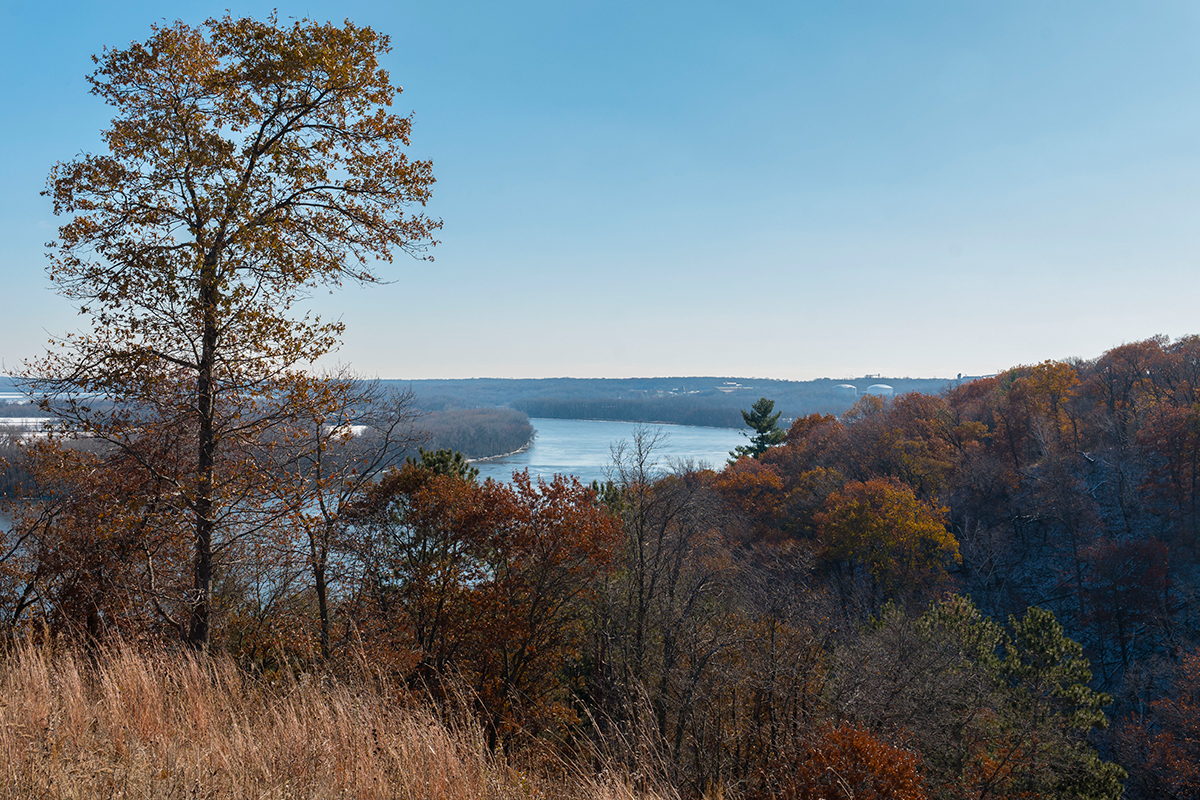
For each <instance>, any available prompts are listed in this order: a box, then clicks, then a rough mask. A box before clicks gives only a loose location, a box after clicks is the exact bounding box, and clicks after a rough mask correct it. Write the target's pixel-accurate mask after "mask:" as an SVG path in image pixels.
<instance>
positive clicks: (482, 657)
mask: <svg viewBox="0 0 1200 800" xmlns="http://www.w3.org/2000/svg"><path fill="white" fill-rule="evenodd" d="M427 455H428V456H430V457H429V458H427V459H423V460H422V462H417V461H415V460H410V461H408V462H406V463H405V464H404V465H403V466H402V467H401V468H399V469H394V470H389V471H388V472H387V473H385V474H384V476H383V477H382V479H381V480H380V481H379V482H378V483H376V484H373V485H372V486H370V487H368V489H367V491H366V492H365V495H364V497H363V498H362V502H361V505H360V506H359V508H357V509H356V510H354V511H352V512H351V513H350V515H349V516H350V517H351V518H352V519H353V522H354V524H353V530H352V531H351V534H352V535H351V537H349V538H348V540H347V542H346V545H347V546H346V549H345V550H344V551H343V557H344V558H346V559H347V560H353V561H355V562H357V564H358V565H359V566H358V568H359V570H360V576H361V577H360V584H359V589H358V591H357V593H356V594H355V595H354V596H352V597H350V598H349V600H348V603H347V609H346V613H347V614H348V616H349V617H350V619H351V620H352V621H353V622H355V624H356V625H357V627H358V630H359V632H360V635H361V636H362V637H363V639H364V640H365V643H366V645H367V647H368V649H369V651H370V652H371V653H372V654H373V655H374V656H375V660H376V662H377V663H379V664H382V665H391V667H392V669H393V670H394V671H395V672H397V673H398V674H399V675H400V677H401V678H402V679H404V680H405V681H406V682H408V683H410V684H414V685H417V686H422V687H424V688H429V689H438V688H440V687H441V686H442V685H444V683H445V681H446V680H447V679H450V678H453V677H455V676H461V677H462V678H463V679H465V680H467V681H468V682H469V689H470V690H471V692H472V693H473V694H474V695H475V696H476V697H477V698H478V700H479V702H480V704H481V705H482V710H483V712H484V721H485V722H486V725H487V730H488V733H489V735H490V737H491V738H492V742H493V743H495V742H496V741H497V740H499V739H500V738H501V737H508V736H510V735H511V734H512V733H513V732H514V731H515V730H517V728H518V727H519V726H522V725H523V726H525V727H527V728H536V727H537V726H539V725H546V724H550V723H552V722H554V721H555V720H556V719H557V718H558V717H559V716H560V715H561V714H562V713H563V711H564V709H565V706H564V705H563V700H564V692H563V691H562V686H561V683H560V675H561V673H562V671H563V670H564V669H565V667H566V666H567V665H568V663H569V662H571V661H572V660H573V659H574V658H575V657H576V656H577V654H578V650H579V648H580V646H581V637H582V629H581V624H580V619H581V617H582V615H583V613H584V609H583V607H582V600H583V599H584V598H585V597H586V596H588V595H589V594H591V593H593V592H595V590H596V587H597V585H598V584H599V581H600V578H601V576H603V574H604V573H605V572H606V571H607V569H608V567H609V565H610V563H611V562H612V561H613V559H614V558H615V555H616V547H617V545H618V543H619V529H618V527H617V525H616V523H615V521H614V520H613V519H612V517H611V516H610V515H609V514H608V513H607V512H606V511H605V510H604V509H603V508H601V507H600V505H599V504H598V503H597V502H596V496H595V494H594V493H593V491H592V490H591V489H588V488H585V487H584V486H582V485H581V484H580V483H579V481H578V480H575V479H568V478H564V477H562V476H556V477H555V478H554V479H553V480H551V481H549V482H546V481H543V480H541V479H538V480H536V481H534V480H531V479H530V478H529V476H528V475H527V474H524V473H518V474H516V475H514V479H513V483H512V484H511V485H510V484H505V483H498V482H496V481H492V480H488V481H485V482H483V483H479V482H477V481H476V480H475V479H474V477H473V476H472V475H471V474H470V473H469V472H464V471H458V470H445V469H442V468H443V467H445V466H446V465H447V464H453V463H454V458H453V456H451V457H450V458H448V459H443V458H439V457H437V456H436V454H427Z"/></svg>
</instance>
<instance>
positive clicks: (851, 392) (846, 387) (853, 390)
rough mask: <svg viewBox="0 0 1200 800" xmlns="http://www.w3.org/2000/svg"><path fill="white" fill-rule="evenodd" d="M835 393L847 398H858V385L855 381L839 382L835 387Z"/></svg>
mask: <svg viewBox="0 0 1200 800" xmlns="http://www.w3.org/2000/svg"><path fill="white" fill-rule="evenodd" d="M833 393H834V394H836V395H837V396H838V397H844V398H846V399H847V400H857V399H858V387H857V386H855V385H854V384H853V383H839V384H838V385H837V386H834V387H833Z"/></svg>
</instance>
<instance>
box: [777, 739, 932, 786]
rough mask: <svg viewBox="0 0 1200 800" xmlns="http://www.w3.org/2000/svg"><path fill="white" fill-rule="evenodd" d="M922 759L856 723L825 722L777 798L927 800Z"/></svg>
mask: <svg viewBox="0 0 1200 800" xmlns="http://www.w3.org/2000/svg"><path fill="white" fill-rule="evenodd" d="M919 766H920V758H919V757H918V756H917V755H916V754H915V753H912V752H909V751H907V750H903V749H901V748H899V747H896V746H894V745H891V744H888V743H887V742H883V741H880V740H879V738H878V737H876V736H875V735H873V734H872V733H871V732H870V731H868V730H865V729H864V728H862V727H859V726H857V725H852V724H847V723H842V724H841V725H838V726H836V727H835V726H833V725H826V726H825V727H823V728H822V729H821V730H820V731H819V732H818V734H817V735H816V736H814V737H813V740H812V742H811V743H810V744H809V748H808V758H807V759H806V760H805V761H803V762H802V763H801V764H800V765H799V766H798V767H796V770H795V774H794V775H793V776H791V780H790V781H786V782H785V784H784V790H783V791H782V792H781V793H780V795H779V796H782V797H787V798H796V800H925V798H927V797H928V796H929V795H928V794H926V792H925V785H924V783H925V782H924V780H923V779H922V777H921V772H920V769H919Z"/></svg>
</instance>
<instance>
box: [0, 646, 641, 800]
mask: <svg viewBox="0 0 1200 800" xmlns="http://www.w3.org/2000/svg"><path fill="white" fill-rule="evenodd" d="M635 796H637V795H636V793H635V792H633V791H632V790H631V789H630V788H629V784H628V781H626V780H623V779H622V778H620V777H619V776H614V777H610V778H603V779H596V778H593V777H591V776H588V775H584V774H581V773H579V772H578V771H572V770H570V769H568V768H567V767H566V765H562V764H559V765H558V767H557V768H555V767H553V766H551V767H545V766H544V765H543V766H541V767H538V768H536V769H524V770H521V769H518V768H516V767H515V766H514V764H513V763H512V762H511V761H506V760H504V759H503V758H500V757H496V756H494V755H493V754H492V753H491V752H489V750H488V748H487V745H486V737H485V736H484V735H483V733H482V731H481V730H480V729H479V727H478V726H477V725H475V724H474V723H473V722H472V721H470V720H468V719H466V718H465V716H464V717H463V718H462V719H460V720H459V721H457V722H451V723H446V722H443V721H442V720H440V719H439V718H438V717H437V716H436V715H434V714H432V713H430V712H429V711H428V710H425V709H422V708H420V707H412V706H411V705H409V704H404V703H400V702H397V700H396V698H392V697H389V696H388V693H387V692H384V691H381V690H379V689H378V688H377V687H375V686H374V685H372V683H371V682H369V681H357V682H354V683H339V682H331V681H307V680H304V681H299V682H290V683H288V684H287V685H286V686H283V687H281V688H272V687H269V686H267V685H266V684H265V683H263V682H261V681H257V680H254V679H251V678H249V677H248V676H246V675H245V674H244V673H243V672H241V671H240V670H239V669H238V668H237V667H236V665H234V664H233V663H232V662H230V661H228V660H224V659H219V658H198V657H195V656H192V655H190V654H187V653H175V654H163V653H156V654H153V655H146V654H142V653H139V652H137V651H136V650H134V649H132V648H129V647H123V646H118V647H113V648H110V649H105V650H102V651H101V652H99V653H98V654H96V655H94V656H90V657H89V656H88V655H85V654H82V653H81V652H80V651H78V650H75V649H70V648H68V649H60V650H57V651H56V650H54V649H53V648H51V647H47V646H37V645H33V644H24V645H19V646H16V647H13V648H12V649H10V650H9V652H8V653H7V654H6V655H4V656H2V657H0V798H2V799H4V800H7V798H31V797H37V798H88V799H89V800H91V798H180V799H181V800H183V799H185V798H186V800H199V799H200V798H206V799H208V798H211V799H212V800H224V799H225V798H238V800H241V799H242V798H256V799H258V798H262V799H264V800H284V798H314V799H315V798H322V800H324V799H325V798H355V800H372V799H374V798H380V799H381V800H382V799H383V798H388V800H391V798H414V799H415V798H420V799H421V800H440V799H441V798H445V799H446V800H451V799H453V800H460V799H461V798H489V800H492V799H494V800H507V799H508V798H513V799H514V800H515V799H516V798H521V799H522V800H534V799H540V798H546V799H547V800H557V799H558V798H592V799H594V800H633V799H634V798H635Z"/></svg>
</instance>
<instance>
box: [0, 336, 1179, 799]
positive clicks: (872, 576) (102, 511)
mask: <svg viewBox="0 0 1200 800" xmlns="http://www.w3.org/2000/svg"><path fill="white" fill-rule="evenodd" d="M1197 391H1200V337H1187V338H1184V339H1181V340H1178V341H1174V342H1171V341H1168V340H1166V339H1161V338H1156V339H1150V340H1147V341H1144V342H1136V343H1132V344H1127V345H1122V346H1121V347H1118V348H1115V349H1113V350H1111V351H1109V352H1107V353H1105V354H1104V355H1102V356H1100V357H1099V358H1096V359H1094V360H1090V361H1079V362H1072V363H1065V362H1054V361H1047V362H1044V363H1041V364H1037V365H1033V366H1022V367H1016V368H1013V369H1010V370H1007V371H1005V372H1003V373H1001V374H1000V375H997V376H995V377H992V378H986V379H981V380H976V381H972V382H969V383H963V384H961V385H957V386H954V387H951V388H950V389H949V390H948V391H946V392H944V393H942V394H938V395H929V394H919V393H911V394H906V395H903V396H901V397H898V398H895V399H893V400H885V399H881V398H873V397H868V398H864V399H862V400H860V401H859V402H858V403H857V404H856V405H855V406H854V407H853V408H852V409H851V410H850V411H849V412H847V413H846V414H844V415H842V416H841V417H837V416H833V415H819V414H813V415H808V416H804V417H801V418H799V419H797V420H796V421H795V422H793V423H792V424H791V425H790V427H789V429H788V430H787V431H786V436H784V437H783V439H782V441H780V440H779V437H778V436H775V435H774V434H772V433H770V432H769V431H768V432H766V433H764V434H763V436H762V439H761V441H763V442H764V443H766V445H765V447H764V448H763V449H761V452H760V451H759V450H754V451H753V452H758V453H759V454H758V456H757V457H753V456H750V455H748V456H745V457H743V458H741V459H739V460H738V461H737V462H736V463H734V464H732V465H729V466H727V467H725V468H724V469H722V470H721V471H719V472H713V471H689V470H687V469H682V470H676V471H669V472H668V471H663V470H662V469H660V468H659V466H658V463H657V459H656V457H655V448H656V437H657V435H658V434H656V433H655V432H654V431H653V430H652V429H646V430H644V431H642V432H641V433H639V434H638V435H637V436H636V437H635V439H634V440H633V441H630V442H627V443H625V444H624V445H623V446H622V447H620V448H618V451H617V455H616V462H615V463H614V465H613V469H614V473H613V474H614V481H613V482H612V483H610V484H606V485H603V486H599V485H598V486H593V487H590V488H589V487H584V486H581V485H580V484H578V483H577V482H575V481H573V480H571V479H569V478H565V477H560V478H556V479H555V480H554V481H552V482H550V483H541V482H531V481H529V480H528V479H526V478H523V477H521V476H518V477H517V480H516V481H515V483H514V484H512V485H507V484H503V485H502V484H497V483H493V482H486V483H480V482H478V481H477V480H476V479H475V478H474V477H473V475H472V474H471V472H470V470H469V468H468V467H467V465H466V464H465V463H463V462H462V461H455V460H454V459H450V458H447V457H445V456H444V455H438V454H434V453H429V452H427V453H426V455H425V456H424V457H422V458H420V459H417V460H415V461H410V462H408V463H407V464H404V465H400V466H397V467H395V468H392V469H390V470H388V471H386V472H385V473H383V475H382V479H381V480H378V481H368V482H354V481H350V482H349V483H341V484H334V483H328V484H324V483H321V482H320V481H319V479H318V474H317V473H315V472H310V473H309V474H308V475H309V477H308V478H306V480H308V481H311V482H312V483H311V484H310V486H309V487H308V489H307V490H306V491H307V492H308V493H309V494H307V495H304V496H308V497H310V498H313V500H319V505H314V504H312V502H311V501H310V504H308V505H304V506H294V507H290V508H289V507H280V509H279V510H280V512H282V513H279V514H278V515H277V516H276V518H275V519H274V521H271V522H268V523H267V524H263V522H262V520H263V519H264V518H263V517H262V516H257V517H254V519H256V520H258V522H257V523H256V527H254V528H249V527H247V528H244V529H238V528H236V527H234V528H232V530H234V531H239V533H238V535H237V536H236V537H234V536H230V537H228V538H227V539H225V540H223V545H222V549H221V550H219V551H218V553H219V557H220V561H219V563H220V575H221V576H222V577H221V580H220V582H219V583H218V587H219V591H218V594H217V597H216V599H215V602H214V609H213V615H214V616H213V618H214V629H213V645H212V648H213V650H212V651H213V652H214V653H216V654H224V656H223V657H228V658H231V659H233V660H234V661H235V662H236V663H237V664H239V665H240V669H243V670H246V671H248V674H254V675H264V676H271V675H279V674H281V673H285V674H293V673H296V672H312V671H317V672H322V673H326V674H328V675H330V676H331V677H330V680H337V678H336V677H335V676H337V675H339V674H342V673H343V671H346V670H351V669H352V668H353V670H355V671H358V672H356V674H359V673H360V672H361V670H362V669H363V668H364V666H365V668H367V669H368V670H369V671H370V672H372V673H373V674H377V675H379V676H380V677H381V679H386V680H387V681H390V682H395V684H396V685H399V686H405V687H409V688H410V689H413V690H416V691H418V694H420V695H423V696H428V697H432V698H434V699H437V698H442V699H443V700H445V701H447V702H449V700H450V699H451V698H452V697H460V696H461V694H460V693H462V692H468V693H469V695H470V697H472V698H473V700H472V701H471V702H470V703H469V704H468V706H467V708H469V709H470V712H469V714H470V716H471V717H472V718H473V719H474V720H475V722H474V723H473V724H478V725H479V726H480V731H481V732H482V733H481V735H482V736H483V737H484V739H485V746H486V747H489V748H502V749H503V750H504V751H505V752H507V753H520V752H546V751H553V752H555V753H557V756H556V757H557V758H566V759H567V760H568V761H570V762H571V763H581V764H586V763H603V764H605V765H608V766H606V767H605V769H614V768H618V766H619V765H626V766H624V767H620V768H621V769H626V768H627V769H636V770H638V771H640V772H641V774H644V775H645V776H646V778H647V780H652V783H653V785H654V786H657V787H659V788H660V789H661V788H662V787H671V788H670V791H675V792H678V793H680V794H681V795H683V796H700V795H701V794H703V793H704V792H706V791H711V790H712V787H721V791H722V792H724V793H725V795H726V796H729V797H746V798H768V797H817V796H826V797H850V796H852V795H851V792H853V796H871V794H870V793H871V792H877V793H878V795H877V796H887V797H914V798H919V797H947V798H960V797H961V798H968V797H970V798H978V797H1014V796H1023V797H1043V798H1059V797H1062V798H1067V797H1111V798H1115V797H1118V796H1120V795H1121V793H1122V791H1124V792H1125V796H1126V797H1139V798H1141V797H1145V798H1149V797H1191V796H1194V794H1195V793H1196V792H1197V791H1200V777H1198V776H1197V773H1196V770H1195V766H1194V765H1195V764H1196V763H1200V752H1197V750H1196V745H1195V742H1196V741H1197V740H1198V735H1200V712H1198V711H1197V709H1200V704H1198V703H1197V700H1196V698H1197V697H1200V649H1198V647H1200V634H1198V633H1197V631H1198V630H1200V626H1198V622H1200V620H1198V619H1197V613H1198V610H1197V605H1196V595H1197V591H1196V590H1197V585H1198V581H1197V568H1198V566H1200V544H1198V537H1197V533H1198V531H1200V517H1198V511H1200V496H1198V495H1200V483H1198V482H1197V475H1196V465H1197V464H1198V463H1200V433H1198V432H1200V416H1198V415H1200V410H1198V409H1200V397H1198V396H1197V394H1196V393H1197ZM755 407H756V411H755V413H754V418H755V419H756V421H757V422H759V424H760V426H761V427H769V425H770V424H771V423H772V420H773V419H775V417H774V416H773V414H771V409H770V407H769V404H767V403H756V404H755ZM760 412H761V413H760ZM357 442H358V440H357V439H345V440H338V441H331V442H329V446H330V448H331V449H330V450H329V458H331V459H334V460H335V461H336V463H337V464H338V465H339V467H338V469H340V470H341V471H340V472H338V473H337V474H338V475H341V476H349V475H351V474H352V469H353V465H354V464H355V463H359V462H356V459H357V458H361V452H360V451H356V450H354V449H353V448H354V447H361V443H357ZM771 442H779V443H778V444H774V445H771V444H770V443H771ZM63 444H65V443H58V442H55V441H40V442H35V443H29V444H26V445H25V446H24V447H23V448H21V454H20V457H21V459H22V468H23V469H24V470H25V471H26V474H27V475H29V476H32V479H33V480H34V482H35V485H36V490H35V491H31V492H29V493H27V494H26V495H25V496H24V497H22V498H21V499H19V500H17V501H15V502H10V503H9V504H8V505H7V509H8V511H9V513H11V514H12V515H13V518H14V520H15V522H14V525H13V527H12V530H11V531H9V532H7V534H6V536H7V541H6V545H5V547H4V553H6V554H7V555H6V556H5V560H4V561H3V565H2V566H3V571H2V572H0V578H2V580H3V584H2V585H0V602H2V603H3V607H2V608H0V612H2V613H0V619H2V620H4V621H5V622H4V625H5V631H6V634H7V636H9V637H10V638H19V637H21V636H25V635H27V632H29V631H36V630H41V629H42V628H43V626H44V627H45V629H46V630H47V631H48V632H49V635H51V636H56V637H61V638H62V639H63V640H69V639H73V638H80V639H81V640H82V641H92V642H105V641H112V640H116V639H121V640H126V641H138V642H141V643H142V644H143V645H144V646H145V647H149V648H152V649H157V648H167V649H171V648H172V647H175V646H178V643H179V642H180V641H181V635H180V631H179V630H178V628H177V627H173V626H172V624H171V620H172V619H173V615H172V613H171V611H172V609H173V608H175V607H177V606H178V605H179V604H181V603H186V597H187V596H186V593H184V592H182V591H181V592H180V593H179V594H178V595H177V594H176V589H175V588H174V587H186V586H187V575H188V572H189V569H190V562H189V560H188V558H187V552H188V547H187V541H188V536H187V529H186V528H180V527H178V526H177V523H176V522H175V521H173V518H172V516H170V515H166V516H161V515H157V516H156V515H155V512H154V511H153V509H151V508H150V507H149V506H148V504H149V503H151V502H152V498H153V497H154V494H153V486H151V485H147V484H146V483H144V482H143V481H141V480H140V479H138V478H137V472H136V471H135V470H131V469H126V468H123V467H122V463H123V462H122V460H121V459H120V458H119V454H117V455H118V457H117V458H116V459H115V460H113V457H112V456H109V455H108V454H106V453H105V452H103V451H102V450H97V451H86V452H85V451H82V450H79V449H71V448H66V449H64V447H63ZM339 447H351V449H350V450H348V451H346V452H343V453H341V454H340V455H339V454H338V448H339ZM335 456H336V459H335ZM105 475H107V476H109V477H107V478H103V477H102V476H105ZM347 487H349V489H347ZM296 496H297V497H299V496H301V495H299V494H298V495H296ZM322 509H324V510H322ZM260 510H261V509H260ZM247 511H250V509H247ZM151 520H153V525H152V526H150V525H148V524H147V523H148V521H151ZM318 556H319V557H318ZM355 665H357V666H355ZM414 702H416V701H414ZM455 708H458V709H459V711H458V712H455V713H463V708H464V707H463V706H461V705H457V706H455ZM586 753H590V754H591V755H584V754H586ZM598 754H603V755H602V756H601V755H598ZM575 759H583V760H582V761H580V762H576V761H575ZM589 759H592V761H589ZM595 759H599V760H598V761H596V760H595ZM832 775H837V776H839V777H838V779H837V781H833V779H832V778H831V777H830V776H832ZM1123 786H1124V789H1123V788H1122V787H1123Z"/></svg>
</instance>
